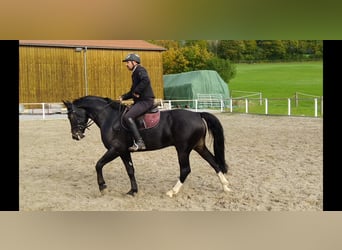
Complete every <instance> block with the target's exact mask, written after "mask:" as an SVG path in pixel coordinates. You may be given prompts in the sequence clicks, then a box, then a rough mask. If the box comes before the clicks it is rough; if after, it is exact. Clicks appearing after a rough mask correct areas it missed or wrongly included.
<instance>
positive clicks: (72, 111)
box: [63, 101, 89, 140]
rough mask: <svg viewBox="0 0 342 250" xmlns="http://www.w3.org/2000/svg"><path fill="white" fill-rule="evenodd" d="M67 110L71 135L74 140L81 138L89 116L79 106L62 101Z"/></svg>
mask: <svg viewBox="0 0 342 250" xmlns="http://www.w3.org/2000/svg"><path fill="white" fill-rule="evenodd" d="M63 103H64V105H65V106H66V108H67V110H68V119H69V121H70V126H71V135H72V139H74V140H81V139H82V138H83V137H84V136H85V135H84V132H85V129H86V128H87V127H88V126H89V125H88V120H89V117H88V115H87V113H86V110H85V109H83V108H80V107H76V106H75V105H74V104H72V103H71V102H69V101H63Z"/></svg>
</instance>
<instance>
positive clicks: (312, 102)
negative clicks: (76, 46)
mask: <svg viewBox="0 0 342 250" xmlns="http://www.w3.org/2000/svg"><path fill="white" fill-rule="evenodd" d="M159 104H160V105H159V108H160V109H175V108H185V109H192V110H194V111H196V112H197V111H200V110H209V111H218V112H230V113H246V114H265V115H287V116H308V117H323V96H322V97H319V98H318V97H315V98H312V97H308V98H298V97H297V96H296V97H293V98H262V99H261V98H227V99H223V98H221V99H220V98H216V99H215V98H209V99H206V98H204V97H201V98H200V99H191V100H185V99H182V100H160V102H159ZM66 112H67V111H66V108H65V107H64V104H63V103H20V104H19V115H25V114H26V115H41V116H42V118H43V119H45V117H46V116H47V115H51V114H66Z"/></svg>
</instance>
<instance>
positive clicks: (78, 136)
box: [72, 132, 85, 141]
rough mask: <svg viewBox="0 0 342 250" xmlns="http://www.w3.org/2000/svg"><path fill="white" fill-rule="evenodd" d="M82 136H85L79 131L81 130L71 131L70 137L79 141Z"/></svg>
mask: <svg viewBox="0 0 342 250" xmlns="http://www.w3.org/2000/svg"><path fill="white" fill-rule="evenodd" d="M84 136H85V135H84V134H83V133H81V132H76V133H73V134H72V139H74V140H77V141H79V140H81V139H82V138H84Z"/></svg>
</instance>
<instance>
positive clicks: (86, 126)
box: [71, 101, 122, 129]
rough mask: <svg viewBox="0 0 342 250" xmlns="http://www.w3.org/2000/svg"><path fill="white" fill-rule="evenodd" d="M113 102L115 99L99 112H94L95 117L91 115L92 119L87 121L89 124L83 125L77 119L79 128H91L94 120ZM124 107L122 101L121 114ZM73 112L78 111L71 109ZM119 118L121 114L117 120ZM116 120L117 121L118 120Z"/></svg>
mask: <svg viewBox="0 0 342 250" xmlns="http://www.w3.org/2000/svg"><path fill="white" fill-rule="evenodd" d="M112 103H113V101H112V102H109V103H107V104H106V105H105V106H104V107H103V108H102V110H101V111H100V112H98V113H95V114H94V117H93V118H91V117H89V118H90V121H88V122H87V124H85V125H82V124H79V123H78V121H77V123H78V124H77V127H78V128H80V129H89V127H90V126H91V125H93V124H94V123H95V122H94V120H95V119H96V118H97V117H98V116H99V115H100V114H101V113H102V112H103V111H104V110H105V109H106V108H107V107H108V106H110V105H111V104H112ZM78 108H81V107H78ZM121 109H122V105H121V102H120V105H119V114H120V113H121V111H122V110H121ZM71 112H76V111H75V110H71ZM118 119H120V115H119V116H118V118H117V119H116V120H118ZM116 120H115V122H116Z"/></svg>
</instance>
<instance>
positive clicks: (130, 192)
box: [126, 190, 137, 197]
mask: <svg viewBox="0 0 342 250" xmlns="http://www.w3.org/2000/svg"><path fill="white" fill-rule="evenodd" d="M136 193H137V192H136V191H134V190H130V191H128V192H127V193H126V194H127V195H130V196H132V197H134V195H135V194H136Z"/></svg>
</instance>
